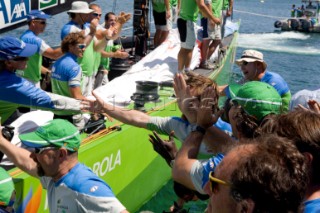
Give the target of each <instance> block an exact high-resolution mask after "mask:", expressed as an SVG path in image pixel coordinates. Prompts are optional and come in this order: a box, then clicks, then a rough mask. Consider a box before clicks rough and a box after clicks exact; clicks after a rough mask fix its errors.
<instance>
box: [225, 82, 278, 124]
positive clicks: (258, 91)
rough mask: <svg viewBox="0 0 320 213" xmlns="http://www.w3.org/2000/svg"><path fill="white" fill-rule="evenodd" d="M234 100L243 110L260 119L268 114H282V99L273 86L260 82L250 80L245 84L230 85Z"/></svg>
mask: <svg viewBox="0 0 320 213" xmlns="http://www.w3.org/2000/svg"><path fill="white" fill-rule="evenodd" d="M229 90H230V95H231V98H232V100H235V101H236V102H237V103H238V104H239V105H241V107H242V108H243V110H244V111H245V112H246V113H248V114H249V115H251V116H254V117H255V118H257V119H258V120H259V121H260V120H261V119H262V118H263V117H265V116H266V115H268V114H271V113H273V114H280V113H281V109H282V107H281V106H282V99H281V96H280V95H279V93H278V92H277V90H276V89H274V88H273V86H271V85H269V84H267V83H264V82H260V81H250V82H247V83H245V84H244V85H242V86H241V85H239V84H232V85H229Z"/></svg>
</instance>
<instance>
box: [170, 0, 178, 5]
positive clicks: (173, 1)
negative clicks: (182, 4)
mask: <svg viewBox="0 0 320 213" xmlns="http://www.w3.org/2000/svg"><path fill="white" fill-rule="evenodd" d="M177 4H178V0H170V6H177Z"/></svg>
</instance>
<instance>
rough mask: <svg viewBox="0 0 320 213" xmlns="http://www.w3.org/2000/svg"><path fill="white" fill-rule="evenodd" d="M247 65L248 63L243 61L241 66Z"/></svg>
mask: <svg viewBox="0 0 320 213" xmlns="http://www.w3.org/2000/svg"><path fill="white" fill-rule="evenodd" d="M248 64H249V62H247V61H243V62H242V64H241V65H244V66H247V65H248Z"/></svg>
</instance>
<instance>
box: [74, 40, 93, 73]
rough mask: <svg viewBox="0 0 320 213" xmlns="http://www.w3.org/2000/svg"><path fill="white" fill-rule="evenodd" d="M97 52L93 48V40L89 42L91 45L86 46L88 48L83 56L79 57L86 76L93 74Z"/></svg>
mask: <svg viewBox="0 0 320 213" xmlns="http://www.w3.org/2000/svg"><path fill="white" fill-rule="evenodd" d="M94 59H95V54H94V50H93V40H92V41H91V43H90V44H89V46H87V47H86V50H85V51H84V54H83V57H82V58H78V63H79V64H80V66H81V69H82V74H83V75H84V76H92V75H93V72H94V68H95V65H94V63H95V60H94Z"/></svg>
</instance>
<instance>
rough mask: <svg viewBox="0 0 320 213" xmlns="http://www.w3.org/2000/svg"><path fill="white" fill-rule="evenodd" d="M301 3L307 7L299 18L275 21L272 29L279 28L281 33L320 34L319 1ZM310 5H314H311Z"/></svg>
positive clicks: (304, 0)
mask: <svg viewBox="0 0 320 213" xmlns="http://www.w3.org/2000/svg"><path fill="white" fill-rule="evenodd" d="M302 3H308V6H306V8H305V10H304V11H301V17H291V18H288V19H283V20H277V21H275V22H274V27H275V28H280V29H281V30H282V31H298V32H306V33H320V23H319V18H320V17H319V9H320V6H319V3H320V0H303V1H302ZM312 3H315V4H316V5H312Z"/></svg>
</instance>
